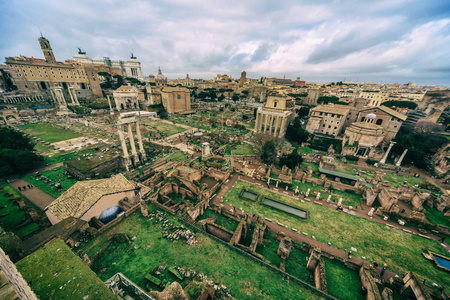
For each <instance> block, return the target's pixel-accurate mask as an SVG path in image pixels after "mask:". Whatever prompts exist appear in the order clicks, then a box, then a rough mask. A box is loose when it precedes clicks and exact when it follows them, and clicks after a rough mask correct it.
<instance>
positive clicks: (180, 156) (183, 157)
mask: <svg viewBox="0 0 450 300" xmlns="http://www.w3.org/2000/svg"><path fill="white" fill-rule="evenodd" d="M164 159H167V161H171V160H174V159H179V160H181V161H184V160H186V159H187V157H186V155H184V153H183V152H181V151H176V152H174V153H171V154H169V155H167V156H165V157H162V158H160V159H158V160H155V161H154V162H152V163H151V164H150V166H152V165H154V164H156V163H159V162H160V161H162V160H164Z"/></svg>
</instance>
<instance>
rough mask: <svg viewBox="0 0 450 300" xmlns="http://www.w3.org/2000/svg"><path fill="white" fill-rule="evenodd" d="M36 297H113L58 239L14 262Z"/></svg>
mask: <svg viewBox="0 0 450 300" xmlns="http://www.w3.org/2000/svg"><path fill="white" fill-rule="evenodd" d="M16 266H17V269H18V270H19V272H20V273H21V274H22V276H23V277H24V279H25V280H26V281H31V289H32V290H33V291H34V292H35V293H36V295H37V296H38V297H39V298H40V299H50V298H51V299H83V297H85V296H87V295H90V297H89V299H102V300H103V299H115V296H114V295H113V294H112V293H111V292H110V291H109V289H108V288H107V287H106V285H105V284H104V283H103V282H102V281H101V280H100V279H99V278H98V277H97V276H96V275H95V273H94V272H92V271H91V269H89V267H88V266H87V265H86V264H85V263H84V262H83V261H82V260H81V259H80V258H79V257H77V256H76V255H75V254H74V253H73V252H72V250H70V248H69V247H68V246H67V245H66V244H65V243H64V241H62V240H59V239H58V240H55V241H53V242H52V243H50V244H48V245H46V246H44V247H43V248H41V249H39V250H37V251H36V252H34V253H33V254H31V255H29V256H27V257H25V258H23V259H22V260H20V261H19V262H18V263H16Z"/></svg>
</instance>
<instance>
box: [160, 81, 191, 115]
mask: <svg viewBox="0 0 450 300" xmlns="http://www.w3.org/2000/svg"><path fill="white" fill-rule="evenodd" d="M161 100H162V104H163V105H164V107H165V108H166V110H167V112H168V113H169V114H177V113H178V114H185V113H191V112H192V111H191V93H190V92H189V90H188V89H187V88H185V87H170V86H166V87H163V88H162V89H161Z"/></svg>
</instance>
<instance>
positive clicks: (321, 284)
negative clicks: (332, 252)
mask: <svg viewBox="0 0 450 300" xmlns="http://www.w3.org/2000/svg"><path fill="white" fill-rule="evenodd" d="M314 282H315V284H316V289H318V290H321V291H322V292H325V293H328V288H327V276H326V273H325V260H324V259H323V257H320V259H319V263H318V264H317V266H316V268H315V270H314Z"/></svg>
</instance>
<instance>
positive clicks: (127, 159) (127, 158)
mask: <svg viewBox="0 0 450 300" xmlns="http://www.w3.org/2000/svg"><path fill="white" fill-rule="evenodd" d="M117 127H118V132H119V138H120V143H121V144H122V150H123V158H124V161H125V168H126V169H127V171H128V170H129V169H128V166H129V165H131V161H130V156H129V155H128V148H127V142H126V141H125V137H124V136H123V132H122V128H121V127H122V125H118V126H117Z"/></svg>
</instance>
